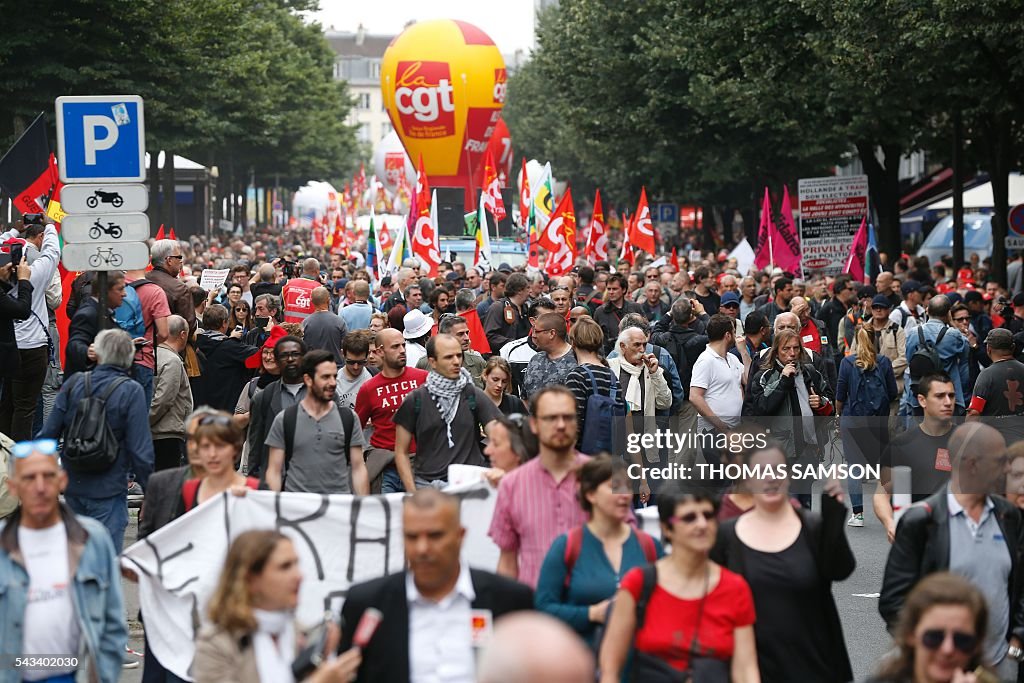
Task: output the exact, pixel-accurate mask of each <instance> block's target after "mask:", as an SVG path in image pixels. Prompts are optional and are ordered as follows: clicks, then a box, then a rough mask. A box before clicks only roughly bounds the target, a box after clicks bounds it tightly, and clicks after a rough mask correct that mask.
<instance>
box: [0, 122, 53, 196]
mask: <svg viewBox="0 0 1024 683" xmlns="http://www.w3.org/2000/svg"><path fill="white" fill-rule="evenodd" d="M58 180H59V173H58V171H57V161H56V159H55V158H54V156H53V155H52V154H50V143H49V141H48V140H47V137H46V119H45V116H44V115H43V114H39V116H37V117H36V118H35V120H34V121H33V122H32V123H31V124H30V125H29V127H28V128H26V129H25V132H24V133H22V134H21V137H19V138H18V140H17V141H16V142H15V143H14V144H13V145H12V146H11V148H10V149H9V150H7V153H6V154H4V155H3V157H2V158H0V189H3V190H4V191H5V192H6V193H7V194H8V195H9V196H10V197H11V203H12V204H14V206H15V207H17V209H18V211H20V212H22V213H42V212H44V211H45V210H46V203H47V201H48V200H49V199H50V198H52V197H53V195H54V187H55V186H56V184H57V181H58ZM42 197H46V198H47V199H46V200H43V201H39V200H40V198H42Z"/></svg>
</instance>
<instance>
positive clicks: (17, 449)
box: [11, 439, 57, 458]
mask: <svg viewBox="0 0 1024 683" xmlns="http://www.w3.org/2000/svg"><path fill="white" fill-rule="evenodd" d="M33 453H40V454H41V455H57V441H56V439H36V440H35V441H19V442H18V443H16V444H14V447H13V448H11V455H13V456H14V457H15V458H27V457H28V456H30V455H32V454H33Z"/></svg>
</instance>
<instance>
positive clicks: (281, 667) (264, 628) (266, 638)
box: [252, 609, 295, 683]
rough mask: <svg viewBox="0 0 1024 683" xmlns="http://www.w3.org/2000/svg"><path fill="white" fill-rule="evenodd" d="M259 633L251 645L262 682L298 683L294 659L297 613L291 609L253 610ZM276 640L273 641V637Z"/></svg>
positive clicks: (254, 635) (255, 634)
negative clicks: (289, 610) (296, 682)
mask: <svg viewBox="0 0 1024 683" xmlns="http://www.w3.org/2000/svg"><path fill="white" fill-rule="evenodd" d="M252 614H253V616H254V617H256V624H257V627H256V632H255V633H254V634H253V635H252V648H253V651H254V652H255V654H256V671H258V672H259V675H260V683H295V677H294V676H293V675H292V660H293V659H295V624H294V621H293V620H294V619H295V616H294V615H293V614H292V613H291V612H270V611H267V610H262V609H254V610H253V611H252ZM275 636H276V637H277V642H274V637H275Z"/></svg>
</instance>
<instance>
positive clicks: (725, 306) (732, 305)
mask: <svg viewBox="0 0 1024 683" xmlns="http://www.w3.org/2000/svg"><path fill="white" fill-rule="evenodd" d="M739 307H740V305H739V304H722V308H739Z"/></svg>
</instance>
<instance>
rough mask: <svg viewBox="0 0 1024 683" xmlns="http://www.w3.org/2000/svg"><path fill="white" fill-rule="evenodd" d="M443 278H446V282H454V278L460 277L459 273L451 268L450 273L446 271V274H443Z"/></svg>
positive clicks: (458, 278)
mask: <svg viewBox="0 0 1024 683" xmlns="http://www.w3.org/2000/svg"><path fill="white" fill-rule="evenodd" d="M444 279H445V280H448V282H455V281H456V280H461V279H462V278H460V277H459V274H458V273H456V272H455V271H454V270H453V271H451V272H450V273H448V274H447V275H445V276H444Z"/></svg>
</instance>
